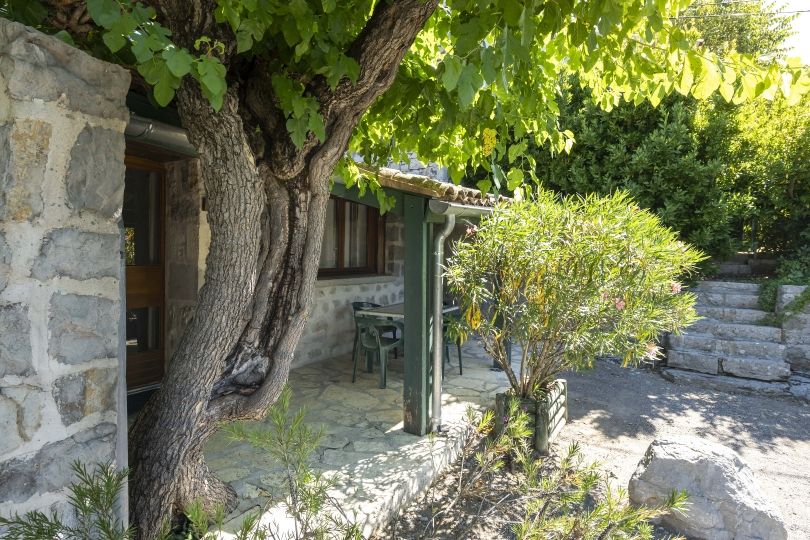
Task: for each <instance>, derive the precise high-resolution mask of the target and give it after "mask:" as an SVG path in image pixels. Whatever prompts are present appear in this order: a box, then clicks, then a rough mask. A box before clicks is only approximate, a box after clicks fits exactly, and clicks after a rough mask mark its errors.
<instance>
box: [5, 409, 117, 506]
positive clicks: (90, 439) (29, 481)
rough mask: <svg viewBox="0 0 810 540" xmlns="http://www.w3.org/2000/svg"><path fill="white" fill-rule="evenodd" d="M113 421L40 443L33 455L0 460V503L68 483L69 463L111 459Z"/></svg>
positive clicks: (48, 490)
mask: <svg viewBox="0 0 810 540" xmlns="http://www.w3.org/2000/svg"><path fill="white" fill-rule="evenodd" d="M115 430H116V427H115V424H110V423H104V424H99V425H97V426H95V427H92V428H89V429H86V430H84V431H80V432H79V433H77V434H75V435H74V436H72V437H70V438H67V439H64V440H62V441H58V442H54V443H50V444H47V445H45V446H43V447H42V448H41V449H40V450H39V451H38V452H36V453H35V454H33V455H27V456H21V457H19V458H15V459H10V460H8V461H5V462H2V463H0V502H6V503H8V502H14V503H19V502H23V501H25V500H27V499H29V498H31V497H32V496H33V495H36V494H37V493H47V492H51V491H58V490H61V489H63V488H64V487H65V486H68V485H70V484H71V483H72V482H73V480H74V478H73V470H72V469H71V467H70V464H71V463H73V462H74V461H77V460H78V461H81V462H82V463H84V464H88V465H92V464H95V463H103V462H106V461H111V460H112V459H113V458H114V454H115Z"/></svg>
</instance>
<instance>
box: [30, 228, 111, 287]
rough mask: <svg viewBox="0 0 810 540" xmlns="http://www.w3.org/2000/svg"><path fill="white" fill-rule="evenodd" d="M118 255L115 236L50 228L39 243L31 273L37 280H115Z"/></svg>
mask: <svg viewBox="0 0 810 540" xmlns="http://www.w3.org/2000/svg"><path fill="white" fill-rule="evenodd" d="M120 256H121V255H120V240H119V238H118V235H115V234H99V233H92V232H87V231H81V230H79V229H54V230H52V231H49V232H48V234H46V235H45V238H44V239H43V240H42V246H41V247H40V251H39V257H37V259H36V260H35V261H34V268H33V271H32V272H31V274H32V275H33V276H34V277H35V278H37V279H50V278H53V277H57V276H65V277H71V278H74V279H89V278H100V277H118V272H119V268H120Z"/></svg>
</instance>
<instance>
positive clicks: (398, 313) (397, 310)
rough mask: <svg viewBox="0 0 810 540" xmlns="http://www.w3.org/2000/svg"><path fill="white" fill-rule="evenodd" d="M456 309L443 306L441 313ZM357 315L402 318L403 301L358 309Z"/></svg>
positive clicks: (452, 311) (455, 310)
mask: <svg viewBox="0 0 810 540" xmlns="http://www.w3.org/2000/svg"><path fill="white" fill-rule="evenodd" d="M457 311H458V306H444V307H443V308H442V313H443V314H444V315H447V314H448V313H455V312H457ZM357 314H358V315H368V316H371V317H380V318H389V317H390V318H391V319H404V318H405V303H404V302H400V303H398V304H389V305H387V306H380V307H376V308H369V309H359V310H357Z"/></svg>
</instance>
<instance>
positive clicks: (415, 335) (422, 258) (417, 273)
mask: <svg viewBox="0 0 810 540" xmlns="http://www.w3.org/2000/svg"><path fill="white" fill-rule="evenodd" d="M403 204H404V208H403V211H404V218H405V219H404V221H405V333H404V335H405V367H404V370H405V373H404V387H403V398H404V406H405V410H404V411H403V413H404V424H405V431H406V432H408V433H413V434H414V435H424V434H426V433H427V432H428V429H429V427H430V385H429V384H428V383H429V377H428V371H429V366H430V355H429V348H430V342H429V335H428V307H429V304H428V300H429V296H430V295H429V294H428V291H429V289H430V279H429V278H430V272H429V268H430V238H431V234H430V232H431V230H432V226H431V225H430V224H428V223H427V222H426V221H425V217H426V210H427V199H425V198H424V197H419V196H416V195H410V194H404V195H403Z"/></svg>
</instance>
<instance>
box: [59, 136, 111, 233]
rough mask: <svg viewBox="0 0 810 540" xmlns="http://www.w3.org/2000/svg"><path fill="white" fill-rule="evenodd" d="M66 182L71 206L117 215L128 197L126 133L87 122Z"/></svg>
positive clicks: (74, 153) (79, 138)
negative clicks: (89, 124)
mask: <svg viewBox="0 0 810 540" xmlns="http://www.w3.org/2000/svg"><path fill="white" fill-rule="evenodd" d="M65 182H66V183H67V194H68V202H69V203H70V206H71V208H73V209H75V210H78V211H82V210H92V211H94V212H98V213H99V214H101V215H102V216H104V217H106V218H110V219H112V218H115V217H116V216H117V215H118V213H119V212H120V211H121V205H122V203H123V197H124V135H123V133H119V132H116V131H113V130H110V129H105V128H100V127H91V126H85V128H84V129H83V130H82V131H81V133H79V136H78V138H77V139H76V144H75V145H74V146H73V149H72V150H71V151H70V165H69V166H68V173H67V178H66V179H65Z"/></svg>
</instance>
